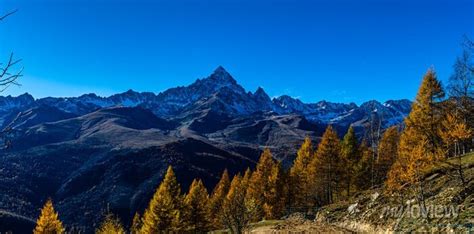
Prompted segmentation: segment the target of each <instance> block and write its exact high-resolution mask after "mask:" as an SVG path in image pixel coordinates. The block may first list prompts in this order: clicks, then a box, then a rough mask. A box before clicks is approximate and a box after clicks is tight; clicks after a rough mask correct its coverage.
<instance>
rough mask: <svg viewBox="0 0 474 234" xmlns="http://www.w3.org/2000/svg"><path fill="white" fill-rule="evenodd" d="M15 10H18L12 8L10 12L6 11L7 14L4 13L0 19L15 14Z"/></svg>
mask: <svg viewBox="0 0 474 234" xmlns="http://www.w3.org/2000/svg"><path fill="white" fill-rule="evenodd" d="M17 11H18V9H16V10H14V11H10V12H8V13H7V14H5V15H3V16H0V21H2V20H4V19H5V18H7V17H8V16H10V15H13V14H15V13H16V12H17Z"/></svg>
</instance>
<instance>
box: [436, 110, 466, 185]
mask: <svg viewBox="0 0 474 234" xmlns="http://www.w3.org/2000/svg"><path fill="white" fill-rule="evenodd" d="M441 125H442V127H441V128H440V130H439V134H440V136H441V138H442V139H443V142H444V144H445V149H446V153H447V154H450V153H451V155H453V156H454V157H456V156H457V157H458V162H457V165H455V166H456V169H457V172H458V174H459V178H460V180H461V182H462V184H463V185H466V184H467V181H466V179H465V176H464V171H463V165H462V159H461V157H460V156H461V154H462V153H464V144H463V143H464V142H465V141H467V140H468V139H470V138H472V132H473V131H472V129H470V128H469V126H468V125H467V124H466V123H465V121H464V119H463V118H462V117H461V115H459V114H456V112H454V113H448V114H447V115H446V118H445V119H444V120H443V121H442V123H441Z"/></svg>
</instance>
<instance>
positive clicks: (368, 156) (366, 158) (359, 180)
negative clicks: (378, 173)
mask: <svg viewBox="0 0 474 234" xmlns="http://www.w3.org/2000/svg"><path fill="white" fill-rule="evenodd" d="M359 153H360V160H359V162H358V163H357V164H356V169H355V171H356V172H355V174H356V180H355V182H354V185H356V186H357V189H359V190H363V189H367V188H369V187H370V186H371V183H369V182H368V181H371V180H372V178H373V176H372V173H373V170H372V165H373V160H374V153H373V151H372V147H369V145H368V143H367V140H365V139H364V140H362V142H361V144H360V145H359Z"/></svg>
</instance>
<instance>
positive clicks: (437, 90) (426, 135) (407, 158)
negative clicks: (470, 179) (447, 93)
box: [388, 69, 444, 207]
mask: <svg viewBox="0 0 474 234" xmlns="http://www.w3.org/2000/svg"><path fill="white" fill-rule="evenodd" d="M443 97H444V91H443V88H442V86H441V82H439V81H438V79H437V78H436V74H435V72H434V71H433V70H432V69H429V70H428V72H427V73H426V75H425V76H424V78H423V81H422V83H421V86H420V88H419V90H418V94H417V96H416V99H415V101H414V102H413V104H412V110H411V112H410V114H409V115H408V117H407V118H406V119H405V129H404V131H403V132H402V134H401V136H400V144H399V148H398V158H397V160H398V161H400V162H399V163H397V164H396V165H397V166H400V167H401V168H396V169H397V170H396V171H395V172H398V173H395V172H391V173H389V178H388V180H390V181H399V182H400V183H404V182H405V183H410V184H416V187H417V189H416V191H415V193H416V196H417V199H418V202H419V203H420V206H421V207H424V197H425V196H424V184H423V180H422V176H423V174H422V170H424V169H425V168H426V167H428V166H430V165H432V164H433V163H435V162H436V161H438V160H440V159H441V158H442V157H443V156H444V153H443V150H442V140H441V137H440V135H439V129H440V124H441V122H442V121H443V116H444V113H443V111H442V108H441V104H440V101H441V100H442V98H443ZM392 168H393V167H392ZM393 176H395V177H398V178H390V177H393ZM398 187H400V186H398ZM388 189H389V190H393V188H388Z"/></svg>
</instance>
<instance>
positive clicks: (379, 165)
mask: <svg viewBox="0 0 474 234" xmlns="http://www.w3.org/2000/svg"><path fill="white" fill-rule="evenodd" d="M399 140H400V133H399V132H398V127H397V126H393V127H390V128H388V129H387V130H385V132H384V134H383V135H382V139H381V140H380V144H379V147H378V149H377V150H378V154H377V155H378V158H377V161H376V162H375V180H376V183H377V184H380V183H383V182H384V181H385V180H386V179H387V173H388V171H389V170H390V168H391V167H392V165H393V163H394V162H395V160H396V159H397V155H398V142H399Z"/></svg>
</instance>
